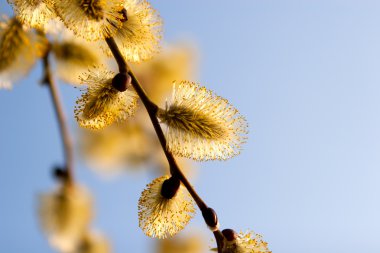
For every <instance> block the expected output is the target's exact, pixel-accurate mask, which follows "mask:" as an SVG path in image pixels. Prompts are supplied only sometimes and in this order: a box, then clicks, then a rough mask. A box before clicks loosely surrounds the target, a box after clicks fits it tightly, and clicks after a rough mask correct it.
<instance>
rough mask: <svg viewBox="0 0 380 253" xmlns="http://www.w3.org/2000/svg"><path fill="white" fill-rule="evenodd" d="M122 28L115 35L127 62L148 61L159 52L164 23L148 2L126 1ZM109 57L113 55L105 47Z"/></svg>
mask: <svg viewBox="0 0 380 253" xmlns="http://www.w3.org/2000/svg"><path fill="white" fill-rule="evenodd" d="M124 10H125V11H124V13H123V15H124V19H123V20H122V27H121V28H120V29H119V30H118V31H117V33H116V34H115V35H114V38H115V41H116V43H117V44H118V45H119V48H120V51H121V53H122V54H123V56H124V57H125V58H126V60H127V61H130V62H141V61H144V60H148V59H150V58H152V57H153V56H154V54H155V53H157V52H158V51H159V43H160V40H161V37H162V36H161V33H162V21H161V18H160V17H159V15H158V14H157V12H156V10H154V9H153V8H152V6H151V5H150V3H149V2H148V1H146V0H124ZM105 51H106V52H107V54H108V55H112V54H111V52H110V50H109V49H108V48H107V47H105Z"/></svg>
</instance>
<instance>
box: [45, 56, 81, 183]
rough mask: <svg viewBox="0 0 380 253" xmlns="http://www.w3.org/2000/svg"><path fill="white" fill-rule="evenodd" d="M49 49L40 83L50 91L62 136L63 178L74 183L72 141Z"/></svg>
mask: <svg viewBox="0 0 380 253" xmlns="http://www.w3.org/2000/svg"><path fill="white" fill-rule="evenodd" d="M49 53H50V49H48V50H47V51H46V53H45V55H44V57H43V58H42V63H43V71H44V76H43V79H42V83H43V84H45V85H46V86H47V87H48V88H49V91H50V96H51V98H52V101H53V105H54V111H55V115H56V117H57V121H58V125H59V130H60V135H61V138H62V144H63V150H64V157H65V167H64V169H65V173H66V175H65V179H66V182H67V183H68V184H73V183H74V175H73V166H74V153H73V142H72V138H71V135H70V131H69V127H68V124H67V120H66V116H65V113H64V110H63V105H62V101H61V97H60V94H59V90H58V87H57V84H56V83H55V81H54V79H53V76H52V72H51V67H50V61H49Z"/></svg>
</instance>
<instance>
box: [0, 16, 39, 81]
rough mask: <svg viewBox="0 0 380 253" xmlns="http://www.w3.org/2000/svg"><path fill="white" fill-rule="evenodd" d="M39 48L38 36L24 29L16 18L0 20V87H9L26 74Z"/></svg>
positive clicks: (37, 55) (32, 64) (34, 60)
mask: <svg viewBox="0 0 380 253" xmlns="http://www.w3.org/2000/svg"><path fill="white" fill-rule="evenodd" d="M41 50H42V44H41V41H40V40H39V37H38V36H37V35H36V34H34V33H33V32H32V31H29V30H26V29H25V28H24V27H23V25H22V24H21V22H20V21H19V20H18V19H16V18H12V19H6V20H4V21H2V22H0V87H3V88H11V87H12V83H13V82H16V81H17V80H18V79H19V78H22V77H23V76H24V75H26V74H27V73H28V72H29V70H30V69H31V68H32V67H33V66H34V64H35V62H36V60H37V59H38V57H39V56H40V54H41Z"/></svg>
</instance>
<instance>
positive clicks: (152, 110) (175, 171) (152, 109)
mask: <svg viewBox="0 0 380 253" xmlns="http://www.w3.org/2000/svg"><path fill="white" fill-rule="evenodd" d="M106 42H107V44H108V46H109V48H110V50H111V52H112V54H113V56H114V58H115V60H116V62H117V64H118V66H119V71H120V73H124V74H127V73H128V74H129V75H130V76H131V77H132V86H133V88H134V89H135V90H136V92H137V94H138V95H139V97H140V99H141V101H142V103H143V104H144V106H145V109H146V110H147V112H148V114H149V117H150V120H151V122H152V124H153V127H154V130H155V131H156V134H157V137H158V139H159V141H160V143H161V146H162V149H163V150H164V153H165V156H166V158H167V160H168V163H169V166H170V173H171V175H172V176H174V177H177V178H178V179H179V180H181V182H182V184H183V185H184V186H185V187H186V189H187V190H188V191H189V193H190V195H191V196H192V198H193V199H194V201H195V202H196V204H197V206H198V207H199V209H200V210H201V212H202V214H203V217H204V219H205V222H206V224H209V223H210V219H208V217H210V216H209V215H206V216H205V215H204V214H205V213H206V214H210V212H209V211H210V208H209V207H208V206H207V204H206V203H205V202H204V201H203V200H202V198H201V197H200V196H199V195H198V193H197V192H196V191H195V189H194V188H193V187H192V185H191V184H190V182H189V181H188V180H187V178H186V176H185V175H184V174H183V172H182V171H181V169H180V168H179V166H178V164H177V162H176V160H175V158H174V156H173V154H172V153H171V152H170V151H169V150H168V148H167V141H166V138H165V135H164V132H163V131H162V128H161V125H160V122H159V121H158V118H157V112H158V109H159V107H158V106H157V105H156V104H155V103H154V102H152V100H151V99H150V98H149V97H148V95H147V94H146V92H145V91H144V89H143V88H142V86H141V84H140V82H139V81H138V79H137V78H136V76H135V74H134V73H133V72H132V70H131V69H130V68H129V66H128V64H127V62H126V61H125V59H124V57H123V55H122V54H121V52H120V50H119V48H118V46H117V44H116V42H115V40H114V39H113V38H107V39H106ZM215 217H216V213H215ZM211 223H212V222H211ZM213 229H214V231H213V233H214V236H215V239H216V241H217V245H218V252H219V253H220V252H221V248H222V243H223V235H222V233H221V232H220V231H219V229H217V228H213Z"/></svg>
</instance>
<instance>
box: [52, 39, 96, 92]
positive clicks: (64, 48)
mask: <svg viewBox="0 0 380 253" xmlns="http://www.w3.org/2000/svg"><path fill="white" fill-rule="evenodd" d="M52 45H53V46H52V52H53V54H54V58H55V60H56V66H57V74H58V76H59V78H61V79H62V80H64V81H66V82H68V83H70V84H74V85H79V84H81V82H80V79H79V77H80V75H81V74H82V73H83V72H86V71H87V70H88V69H89V68H91V67H92V66H94V65H100V64H101V63H102V56H101V55H100V52H99V51H98V50H95V49H93V47H91V46H89V43H87V42H86V41H83V40H78V39H75V40H64V41H62V42H54V43H53V44H52Z"/></svg>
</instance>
